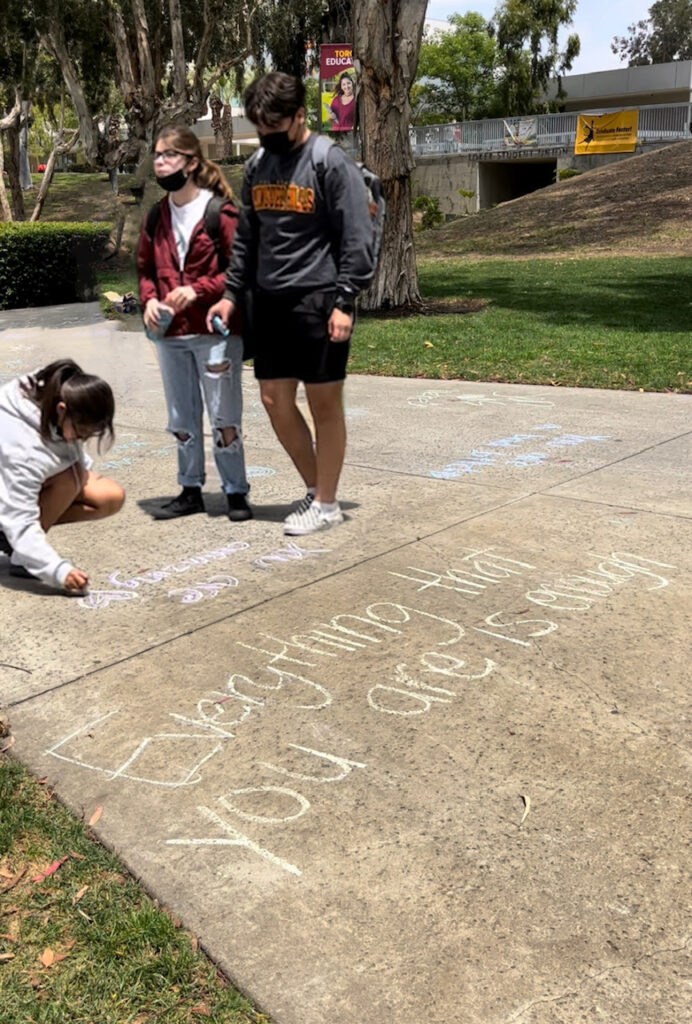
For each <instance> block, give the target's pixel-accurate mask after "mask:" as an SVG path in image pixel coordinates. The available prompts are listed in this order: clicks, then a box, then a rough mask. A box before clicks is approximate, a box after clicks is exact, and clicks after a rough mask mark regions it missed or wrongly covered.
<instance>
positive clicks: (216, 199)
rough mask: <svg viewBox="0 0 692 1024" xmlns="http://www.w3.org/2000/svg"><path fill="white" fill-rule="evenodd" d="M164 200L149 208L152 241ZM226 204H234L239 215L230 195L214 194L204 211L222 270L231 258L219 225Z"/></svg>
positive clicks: (148, 228) (149, 233) (148, 233)
mask: <svg viewBox="0 0 692 1024" xmlns="http://www.w3.org/2000/svg"><path fill="white" fill-rule="evenodd" d="M162 202H163V200H161V199H160V200H159V201H158V203H154V205H153V206H152V208H151V209H150V210H149V213H148V214H147V220H146V232H147V235H148V236H149V239H150V241H152V242H153V240H154V232H155V231H156V225H157V224H158V222H159V217H160V216H161V203H162ZM226 204H229V205H231V206H233V210H234V213H235V216H236V217H237V216H238V213H237V211H236V209H235V206H234V204H233V202H232V200H230V199H229V198H228V196H217V195H213V196H212V197H211V199H210V200H209V202H208V203H207V208H206V210H205V211H204V230H205V231H206V233H207V234H208V235H209V238H210V239H211V240H212V242H213V243H214V248H215V249H216V258H217V259H218V261H219V269H220V270H225V269H226V267H227V266H228V259H229V256H228V253H225V252H224V251H223V248H222V246H221V230H220V227H219V224H220V221H221V211H222V210H223V208H224V206H226Z"/></svg>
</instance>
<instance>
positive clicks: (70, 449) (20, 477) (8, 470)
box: [0, 378, 92, 587]
mask: <svg viewBox="0 0 692 1024" xmlns="http://www.w3.org/2000/svg"><path fill="white" fill-rule="evenodd" d="M27 382H28V379H27V378H24V379H23V380H22V381H21V382H20V381H19V380H13V381H10V382H9V383H8V384H4V385H3V386H2V387H0V529H2V530H3V532H4V534H5V536H6V537H7V540H8V541H9V543H10V544H11V546H12V548H13V552H14V553H13V555H12V561H13V563H15V564H16V565H23V566H24V568H25V569H27V570H28V571H29V572H30V573H33V575H34V576H38V578H39V579H41V580H43V581H44V582H45V583H49V584H51V585H52V586H56V587H62V586H63V584H64V582H65V577H66V576H67V574H68V573H69V572H70V570H72V569H73V568H74V566H73V565H72V563H71V562H70V561H69V560H68V559H66V558H61V557H60V556H59V555H58V554H57V552H56V551H54V550H53V548H52V547H51V546H50V544H49V543H48V540H47V539H46V534H45V532H44V531H43V529H42V527H41V523H40V520H39V517H40V510H39V505H38V499H39V494H40V492H41V488H42V487H43V485H44V483H45V482H46V480H48V479H49V478H50V477H52V476H55V475H56V474H57V473H62V472H63V470H65V469H69V467H70V466H73V465H75V463H77V464H79V465H81V466H83V467H84V469H89V468H90V467H91V465H92V460H91V459H90V458H89V456H88V455H87V454H86V452H85V451H84V448H83V446H82V444H81V442H79V441H62V440H60V439H56V440H54V441H52V440H51V441H44V439H43V438H42V437H41V429H40V428H41V410H40V409H39V407H38V405H37V403H36V402H34V401H33V400H32V399H31V398H29V396H28V395H26V394H25V393H24V391H22V388H21V386H20V384H21V383H24V384H26V383H27Z"/></svg>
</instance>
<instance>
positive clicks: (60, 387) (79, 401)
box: [22, 359, 115, 451]
mask: <svg viewBox="0 0 692 1024" xmlns="http://www.w3.org/2000/svg"><path fill="white" fill-rule="evenodd" d="M22 389H23V390H24V393H25V394H26V395H28V396H29V398H32V399H33V400H34V402H36V404H37V405H38V407H39V409H40V410H41V427H40V431H41V437H42V438H43V439H44V441H50V440H51V439H52V434H51V429H55V427H57V426H58V412H57V410H58V402H64V403H65V407H66V413H65V415H66V416H69V418H70V419H71V421H72V423H73V424H74V427H75V430H76V431H77V432H78V433H79V432H80V431H85V432H90V433H91V434H93V435H95V436H97V437H98V449H99V451H101V442H102V440H103V438H104V437H106V438H107V442H108V445H109V446H110V445H111V444H112V443H113V439H114V437H115V432H114V430H113V416H114V415H115V399H114V398H113V392H112V391H111V387H110V384H107V383H106V381H105V380H101V378H100V377H94V376H93V375H92V374H90V373H84V371H83V370H82V368H81V367H80V366H77V364H76V363H75V362H74V360H72V359H58V360H56V362H54V363H50V364H49V365H48V366H45V367H44V368H43V369H42V370H38V371H37V373H35V374H32V375H31V376H30V377H29V378H28V381H27V382H26V383H23V384H22Z"/></svg>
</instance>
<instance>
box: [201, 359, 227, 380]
mask: <svg viewBox="0 0 692 1024" xmlns="http://www.w3.org/2000/svg"><path fill="white" fill-rule="evenodd" d="M230 369H231V361H230V359H224V361H223V362H222V363H207V365H206V366H205V368H204V370H205V373H206V375H207V377H223V376H224V375H225V374H227V373H228V372H229V371H230Z"/></svg>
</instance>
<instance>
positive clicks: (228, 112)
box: [221, 103, 233, 159]
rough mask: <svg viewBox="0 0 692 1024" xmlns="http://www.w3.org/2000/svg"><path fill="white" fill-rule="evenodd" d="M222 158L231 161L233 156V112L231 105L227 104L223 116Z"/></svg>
mask: <svg viewBox="0 0 692 1024" xmlns="http://www.w3.org/2000/svg"><path fill="white" fill-rule="evenodd" d="M221 156H222V158H223V159H229V158H230V157H232V156H233V110H232V107H231V104H230V103H225V104H224V108H223V114H222V115H221Z"/></svg>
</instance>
